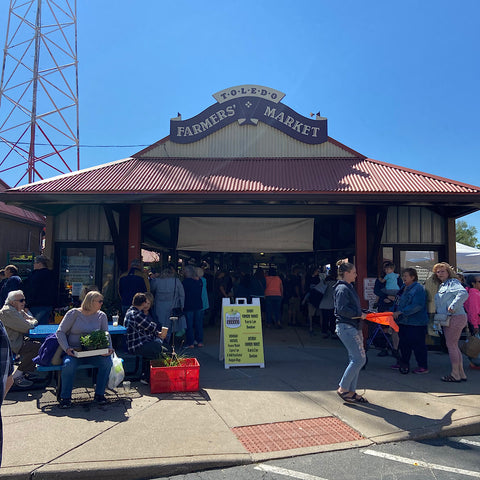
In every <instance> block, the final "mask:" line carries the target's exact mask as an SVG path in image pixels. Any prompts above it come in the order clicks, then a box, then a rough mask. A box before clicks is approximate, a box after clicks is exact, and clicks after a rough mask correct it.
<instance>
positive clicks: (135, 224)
mask: <svg viewBox="0 0 480 480" xmlns="http://www.w3.org/2000/svg"><path fill="white" fill-rule="evenodd" d="M141 244H142V206H141V205H130V211H129V215H128V265H129V266H130V264H131V263H132V260H134V259H136V258H138V259H141V258H142V252H141V250H142V247H141Z"/></svg>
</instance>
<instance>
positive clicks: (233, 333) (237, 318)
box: [220, 298, 265, 368]
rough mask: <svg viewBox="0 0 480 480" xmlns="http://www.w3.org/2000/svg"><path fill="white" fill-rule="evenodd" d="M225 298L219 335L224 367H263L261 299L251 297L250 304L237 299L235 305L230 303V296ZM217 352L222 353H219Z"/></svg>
mask: <svg viewBox="0 0 480 480" xmlns="http://www.w3.org/2000/svg"><path fill="white" fill-rule="evenodd" d="M224 300H226V301H224V303H223V306H222V335H223V347H224V348H223V353H224V359H225V368H230V367H246V366H259V367H261V368H264V367H265V360H264V355H263V336H262V315H261V311H260V300H259V299H258V298H253V299H252V304H247V303H243V302H242V299H237V302H239V303H234V304H231V303H230V301H229V299H224ZM240 302H241V303H240ZM220 355H221V356H222V352H221V353H220ZM221 359H222V358H221Z"/></svg>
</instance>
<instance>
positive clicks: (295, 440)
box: [232, 417, 364, 453]
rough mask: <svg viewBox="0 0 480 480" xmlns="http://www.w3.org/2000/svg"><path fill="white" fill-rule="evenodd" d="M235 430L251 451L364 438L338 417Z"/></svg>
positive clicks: (271, 450)
mask: <svg viewBox="0 0 480 480" xmlns="http://www.w3.org/2000/svg"><path fill="white" fill-rule="evenodd" d="M232 431H233V432H234V433H235V435H236V436H237V438H238V439H239V440H240V441H241V442H242V444H243V446H244V447H245V448H246V449H247V450H248V451H249V452H250V453H264V452H276V451H279V450H291V449H294V448H302V447H313V446H316V445H330V444H332V443H342V442H352V441H355V440H361V439H363V438H364V437H362V435H360V434H359V433H358V432H356V431H355V430H353V429H352V428H350V427H349V426H348V425H346V424H345V423H343V422H342V421H341V420H339V419H338V418H335V417H321V418H310V419H308V420H294V421H292V422H278V423H265V424H262V425H251V426H248V427H235V428H232Z"/></svg>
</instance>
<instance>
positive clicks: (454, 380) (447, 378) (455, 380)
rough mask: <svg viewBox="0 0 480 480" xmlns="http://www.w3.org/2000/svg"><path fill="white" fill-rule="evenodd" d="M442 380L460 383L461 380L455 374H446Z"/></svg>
mask: <svg viewBox="0 0 480 480" xmlns="http://www.w3.org/2000/svg"><path fill="white" fill-rule="evenodd" d="M441 380H442V382H449V383H452V382H453V383H460V382H461V380H457V379H456V378H455V377H454V376H453V375H445V376H444V377H442V378H441Z"/></svg>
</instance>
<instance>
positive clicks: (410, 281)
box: [393, 268, 428, 374]
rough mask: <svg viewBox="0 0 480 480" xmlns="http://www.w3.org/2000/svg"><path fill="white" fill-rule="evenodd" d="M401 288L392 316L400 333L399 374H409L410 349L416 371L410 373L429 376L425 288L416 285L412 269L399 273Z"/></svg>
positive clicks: (416, 277) (416, 280)
mask: <svg viewBox="0 0 480 480" xmlns="http://www.w3.org/2000/svg"><path fill="white" fill-rule="evenodd" d="M402 280H403V283H404V286H403V287H402V288H401V289H400V291H399V292H398V297H397V301H396V303H395V307H394V312H393V317H394V318H395V320H396V321H397V323H398V326H399V328H400V331H399V332H398V334H399V337H400V344H399V349H400V355H401V358H400V364H399V365H398V366H397V365H394V367H393V368H395V367H398V368H399V370H400V373H404V374H406V373H408V372H409V371H410V357H411V356H412V350H413V353H414V354H415V359H416V360H417V364H418V366H417V368H416V369H415V370H413V373H417V374H421V373H428V363H427V346H426V344H425V335H426V333H427V325H428V315H427V297H426V293H425V290H424V288H423V287H422V285H420V284H419V283H418V275H417V271H416V270H415V269H414V268H405V269H404V270H403V272H402Z"/></svg>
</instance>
